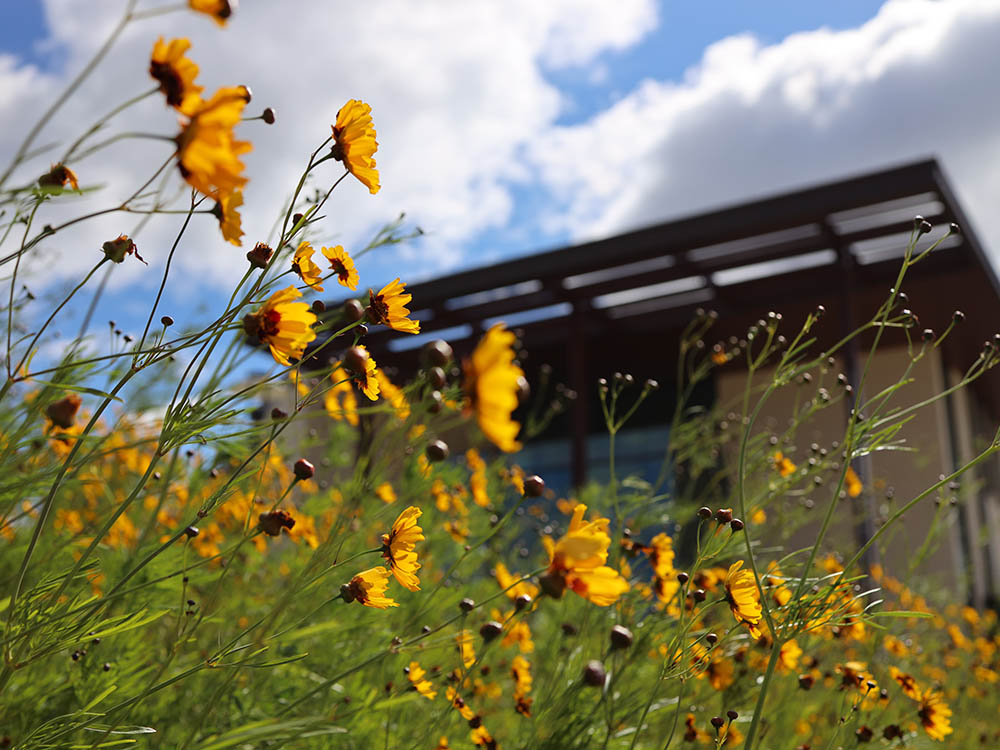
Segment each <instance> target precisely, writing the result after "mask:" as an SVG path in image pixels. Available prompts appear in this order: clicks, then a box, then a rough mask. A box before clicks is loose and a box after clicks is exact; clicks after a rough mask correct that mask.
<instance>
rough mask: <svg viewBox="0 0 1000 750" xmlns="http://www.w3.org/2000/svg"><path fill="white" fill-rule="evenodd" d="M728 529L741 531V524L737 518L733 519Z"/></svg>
mask: <svg viewBox="0 0 1000 750" xmlns="http://www.w3.org/2000/svg"><path fill="white" fill-rule="evenodd" d="M729 528H731V529H732V530H733V531H743V522H742V521H741V520H740V519H738V518H734V519H733V520H732V521H730V522H729Z"/></svg>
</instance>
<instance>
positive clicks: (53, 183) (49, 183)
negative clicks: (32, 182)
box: [38, 164, 80, 190]
mask: <svg viewBox="0 0 1000 750" xmlns="http://www.w3.org/2000/svg"><path fill="white" fill-rule="evenodd" d="M38 184H39V185H40V186H42V187H50V188H51V187H58V188H62V187H66V185H70V186H71V187H72V188H73V189H74V190H79V189H80V184H79V183H78V182H77V180H76V174H75V173H74V172H73V170H72V169H70V168H69V167H67V166H66V165H65V164H53V165H52V167H51V168H50V169H49V171H48V172H46V173H45V174H43V175H42V176H41V177H39V178H38Z"/></svg>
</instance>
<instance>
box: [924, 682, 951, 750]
mask: <svg viewBox="0 0 1000 750" xmlns="http://www.w3.org/2000/svg"><path fill="white" fill-rule="evenodd" d="M917 714H918V715H919V716H920V723H921V724H923V726H924V731H925V732H927V736H928V737H930V738H931V739H932V740H939V741H940V742H944V738H945V737H946V736H947V735H949V734H951V733H952V732H953V731H954V730H953V729H952V728H951V709H950V708H948V704H947V703H945V702H944V697H943V696H942V695H941V693H939V692H935V691H933V690H928V691H926V692H925V693H923V694H922V695H921V696H920V707H919V709H918V710H917Z"/></svg>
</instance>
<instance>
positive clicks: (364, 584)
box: [341, 566, 399, 609]
mask: <svg viewBox="0 0 1000 750" xmlns="http://www.w3.org/2000/svg"><path fill="white" fill-rule="evenodd" d="M391 575H392V574H391V573H390V572H389V571H388V570H386V569H385V568H383V567H382V566H378V567H375V568H369V569H368V570H365V571H362V572H361V573H358V574H357V575H356V576H354V578H352V579H351V581H350V583H347V584H345V585H344V586H343V587H342V588H341V595H342V596H343V597H344V600H345V601H347V602H352V601H356V602H358V603H359V604H364V605H365V606H366V607H375V608H376V609H386V608H387V607H398V606H399V604H398V603H396V602H395V601H394V600H393V599H392V598H391V597H388V596H386V595H385V590H386V589H387V588H389V578H390V576H391ZM348 597H350V598H348Z"/></svg>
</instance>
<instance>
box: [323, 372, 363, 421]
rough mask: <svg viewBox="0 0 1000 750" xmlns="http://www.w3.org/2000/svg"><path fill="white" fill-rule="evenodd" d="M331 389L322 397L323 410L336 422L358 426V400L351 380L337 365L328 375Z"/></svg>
mask: <svg viewBox="0 0 1000 750" xmlns="http://www.w3.org/2000/svg"><path fill="white" fill-rule="evenodd" d="M330 379H331V380H332V381H333V387H332V388H330V390H328V391H327V392H326V395H325V396H324V397H323V408H325V409H326V413H327V414H329V415H330V417H331V418H333V419H336V420H337V421H338V422H339V421H340V420H341V419H345V420H347V423H348V424H349V425H351V426H352V427H357V426H358V398H357V396H356V395H355V393H354V388H353V387H352V386H351V378H350V377H349V376H348V375H347V372H346V371H345V370H344V367H343V366H342V365H340V364H339V363H338V364H337V365H336V366H335V367H334V368H333V371H332V372H331V373H330Z"/></svg>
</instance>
